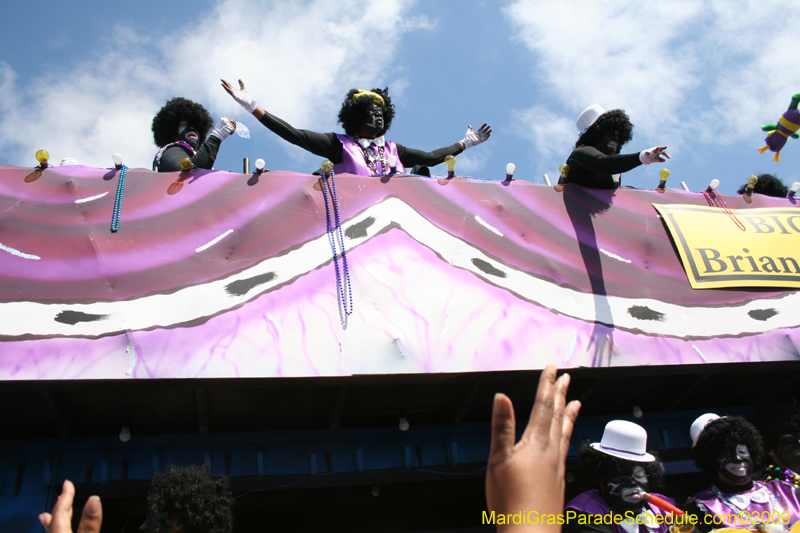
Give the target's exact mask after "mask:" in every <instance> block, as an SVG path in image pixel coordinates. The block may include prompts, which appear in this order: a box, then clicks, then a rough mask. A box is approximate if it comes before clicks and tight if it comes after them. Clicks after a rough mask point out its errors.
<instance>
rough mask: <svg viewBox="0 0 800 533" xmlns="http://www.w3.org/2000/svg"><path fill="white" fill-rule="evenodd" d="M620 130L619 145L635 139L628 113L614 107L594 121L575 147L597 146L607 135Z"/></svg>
mask: <svg viewBox="0 0 800 533" xmlns="http://www.w3.org/2000/svg"><path fill="white" fill-rule="evenodd" d="M615 131H616V132H619V147H620V148H622V146H623V145H624V144H625V143H627V142H628V141H630V140H631V139H633V124H631V119H630V118H628V114H627V113H625V111H623V110H622V109H612V110H611V111H606V112H605V113H603V114H602V115H600V116H599V117H598V119H597V120H595V121H594V124H592V125H591V126H589V128H588V129H587V130H586V131H585V132H584V133H583V134H582V135H581V136H580V137H578V142H576V143H575V148H580V147H581V146H594V147H595V148H597V147H598V146H597V145H598V144H599V143H600V141H602V140H603V138H604V137H605V136H606V135H609V134H613V133H614V132H615Z"/></svg>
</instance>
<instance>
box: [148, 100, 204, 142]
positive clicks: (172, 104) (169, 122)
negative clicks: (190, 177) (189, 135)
mask: <svg viewBox="0 0 800 533" xmlns="http://www.w3.org/2000/svg"><path fill="white" fill-rule="evenodd" d="M181 120H185V121H186V122H188V123H189V124H191V125H192V126H194V127H195V128H197V134H198V137H199V139H198V142H197V145H198V146H199V145H201V144H203V143H204V142H205V141H206V135H208V132H209V131H210V130H211V127H212V126H213V125H214V121H213V120H211V115H209V114H208V111H206V108H205V107H203V106H201V105H200V104H198V103H196V102H192V101H191V100H189V99H187V98H181V97H180V96H177V97H175V98H173V99H172V100H170V101H169V102H167V103H166V104H164V107H162V108H161V109H160V110H159V112H158V113H156V116H155V117H153V126H152V127H151V128H150V129H151V130H152V131H153V141H155V143H156V146H158V147H161V146H166V145H168V144H169V143H171V142H175V140H176V139H177V137H178V124H180V122H181Z"/></svg>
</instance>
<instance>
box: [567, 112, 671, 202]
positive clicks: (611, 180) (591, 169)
mask: <svg viewBox="0 0 800 533" xmlns="http://www.w3.org/2000/svg"><path fill="white" fill-rule="evenodd" d="M576 124H577V126H578V131H579V132H581V136H580V137H579V138H578V142H576V143H575V150H574V151H573V152H572V154H570V156H569V158H568V159H567V164H568V165H569V174H568V175H567V183H576V184H578V185H583V186H584V187H593V188H595V189H615V188H617V187H619V186H620V176H619V175H620V174H622V173H623V172H627V171H629V170H632V169H634V168H636V167H638V166H639V165H641V164H645V165H649V164H650V163H656V162H658V163H663V162H664V161H666V160H665V159H664V158H663V157H662V156H664V157H667V158H669V157H670V156H669V154H667V152H666V149H667V147H666V146H657V147H653V148H650V149H648V150H643V151H642V152H640V153H638V154H637V153H633V154H621V153H620V151H621V150H622V147H623V146H624V145H625V144H626V143H627V142H628V141H630V140H631V138H632V137H633V124H631V121H630V119H629V118H628V115H627V114H626V113H625V111H623V110H622V109H612V110H611V111H605V110H604V109H603V108H602V107H600V106H599V105H597V104H595V105H592V106H589V107H588V108H587V109H586V110H584V112H583V113H581V115H580V116H579V117H578V120H577V123H576Z"/></svg>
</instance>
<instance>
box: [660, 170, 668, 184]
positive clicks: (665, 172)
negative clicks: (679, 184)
mask: <svg viewBox="0 0 800 533" xmlns="http://www.w3.org/2000/svg"><path fill="white" fill-rule="evenodd" d="M658 177H660V178H661V179H662V180H664V181H667V178H668V177H669V170H667V169H666V168H662V169H661V170H659V171H658Z"/></svg>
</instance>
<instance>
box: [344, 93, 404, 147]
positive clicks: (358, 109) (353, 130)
mask: <svg viewBox="0 0 800 533" xmlns="http://www.w3.org/2000/svg"><path fill="white" fill-rule="evenodd" d="M358 92H359V89H350V91H349V92H348V93H347V97H346V98H345V99H344V103H343V104H342V109H341V110H339V123H340V124H341V125H342V127H344V132H345V133H347V134H348V135H349V136H350V137H356V136H357V135H358V129H359V128H360V127H361V125H362V124H364V123H365V122H367V121H368V120H369V118H370V114H369V112H370V110H371V109H372V104H376V103H377V102H375V100H373V99H372V97H370V96H369V95H367V94H363V95H361V96H359V97H358V98H353V96H355V95H356V94H357V93H358ZM372 92H374V93H376V94H379V95H381V97H382V98H383V101H384V105H381V106H380V107H381V108H382V109H383V130H381V131H380V132H379V133H378V135H379V136H380V135H383V134H384V133H386V132H387V131H388V130H389V127H390V126H391V125H392V119H393V118H394V105H392V99H391V98H389V88H388V87H386V88H384V89H372ZM378 105H380V104H378Z"/></svg>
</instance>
